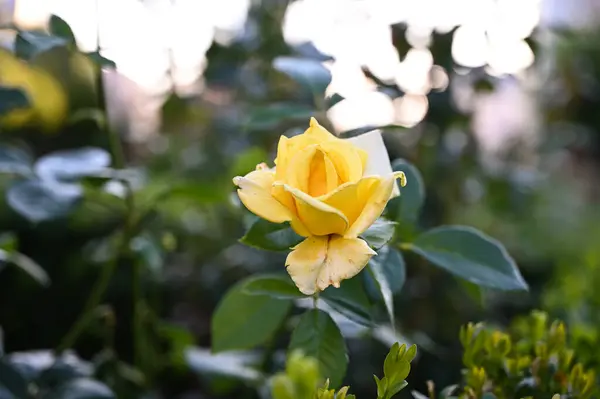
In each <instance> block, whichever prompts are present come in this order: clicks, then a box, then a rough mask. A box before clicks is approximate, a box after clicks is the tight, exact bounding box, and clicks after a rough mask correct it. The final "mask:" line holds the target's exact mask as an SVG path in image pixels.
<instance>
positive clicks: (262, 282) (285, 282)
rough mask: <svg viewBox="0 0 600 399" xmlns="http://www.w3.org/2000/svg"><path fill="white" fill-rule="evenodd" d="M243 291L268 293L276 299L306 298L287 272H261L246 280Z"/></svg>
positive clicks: (257, 293)
mask: <svg viewBox="0 0 600 399" xmlns="http://www.w3.org/2000/svg"><path fill="white" fill-rule="evenodd" d="M244 293H246V294H248V295H269V296H271V297H273V298H278V299H296V298H306V295H304V294H303V293H301V292H300V291H298V288H297V287H296V285H295V284H294V282H293V281H292V279H291V278H290V277H289V276H288V275H287V274H263V275H259V276H253V277H251V278H249V279H248V280H247V283H246V285H245V286H244Z"/></svg>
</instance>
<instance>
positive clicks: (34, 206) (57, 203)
mask: <svg viewBox="0 0 600 399" xmlns="http://www.w3.org/2000/svg"><path fill="white" fill-rule="evenodd" d="M80 195H81V190H79V189H78V188H77V187H73V186H71V185H64V186H63V185H52V184H46V183H45V182H43V181H41V180H22V181H19V182H17V183H15V184H13V185H12V186H11V187H10V188H9V189H8V192H7V193H6V200H7V203H8V204H9V205H10V207H11V208H12V209H13V210H15V211H16V212H17V213H19V214H20V215H21V216H23V217H25V218H26V219H28V220H29V221H31V222H33V223H38V222H42V221H46V220H51V219H56V218H59V217H62V216H65V215H66V214H67V213H68V212H69V211H70V210H71V209H72V208H73V206H74V205H75V203H76V200H77V199H78V198H79V196H80Z"/></svg>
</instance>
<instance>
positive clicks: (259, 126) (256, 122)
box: [244, 103, 317, 131]
mask: <svg viewBox="0 0 600 399" xmlns="http://www.w3.org/2000/svg"><path fill="white" fill-rule="evenodd" d="M316 113H317V111H316V110H315V109H314V108H312V107H307V106H304V105H298V104H287V103H275V104H269V105H263V106H259V107H255V108H253V109H251V110H250V112H249V116H248V119H247V120H246V122H245V124H244V127H245V128H246V129H247V130H250V131H253V130H269V129H275V128H277V127H278V126H279V125H280V124H282V123H283V122H288V121H295V120H297V121H303V122H304V123H306V122H307V121H308V120H309V119H310V117H311V116H314V115H315V114H316Z"/></svg>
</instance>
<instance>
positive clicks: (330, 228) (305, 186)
mask: <svg viewBox="0 0 600 399" xmlns="http://www.w3.org/2000/svg"><path fill="white" fill-rule="evenodd" d="M398 178H400V179H401V184H402V186H404V185H405V184H406V181H405V177H404V174H403V173H402V172H393V171H392V168H391V165H390V162H389V157H388V154H387V150H386V149H385V145H384V143H383V140H382V138H381V134H380V133H379V132H378V131H374V132H370V133H366V134H363V135H361V136H358V137H354V138H351V139H347V140H343V139H340V138H338V137H336V136H334V135H332V134H331V133H329V132H328V131H327V130H326V129H325V128H323V127H322V126H321V125H319V123H318V122H317V121H316V119H315V118H311V120H310V127H309V128H308V129H307V130H306V131H305V132H304V133H303V134H300V135H298V136H295V137H292V138H287V137H285V136H281V138H280V139H279V144H278V146H277V158H276V159H275V167H274V168H272V169H269V168H268V167H267V165H265V164H260V165H258V166H257V167H256V170H255V171H252V172H250V173H248V174H247V175H246V176H244V177H241V176H237V177H235V178H234V179H233V182H234V184H235V185H236V186H238V187H239V189H238V191H237V192H238V195H239V197H240V200H241V201H242V203H243V204H244V205H245V206H246V208H248V209H249V210H250V211H251V212H252V213H254V214H256V215H258V216H260V217H261V218H263V219H266V220H268V221H270V222H273V223H284V222H289V223H290V225H291V227H292V229H294V231H295V232H296V233H298V234H299V235H301V236H303V237H306V239H305V240H304V241H302V242H301V243H300V244H298V245H296V246H295V247H294V248H292V252H290V254H289V255H288V257H287V259H286V263H285V264H286V268H287V271H288V273H289V275H290V277H291V278H292V280H293V281H294V283H295V284H296V286H297V287H298V289H299V290H300V291H301V292H302V293H304V294H306V295H312V294H314V293H316V292H318V291H322V290H324V289H325V288H327V287H328V286H330V285H333V286H334V287H339V286H340V282H341V281H342V280H345V279H348V278H351V277H354V276H355V275H356V274H358V273H359V272H360V271H361V270H362V269H363V268H364V267H365V265H366V264H367V263H368V262H369V259H371V257H372V256H373V255H376V254H377V253H376V252H375V251H373V249H371V248H370V247H369V245H368V244H367V243H366V242H365V241H364V240H363V239H361V238H359V236H360V235H361V234H362V233H363V232H365V230H367V229H368V228H369V227H370V226H371V225H372V224H373V223H374V222H375V221H376V220H377V219H378V218H379V216H381V214H382V212H383V210H384V208H385V206H386V204H387V202H388V201H389V200H390V199H391V198H393V197H394V196H397V195H398V194H399V190H398V187H397V185H396V179H398Z"/></svg>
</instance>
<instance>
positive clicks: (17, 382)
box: [0, 359, 31, 399]
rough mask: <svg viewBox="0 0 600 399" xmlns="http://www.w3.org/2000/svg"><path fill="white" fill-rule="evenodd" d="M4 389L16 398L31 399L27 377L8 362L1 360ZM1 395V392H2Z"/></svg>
mask: <svg viewBox="0 0 600 399" xmlns="http://www.w3.org/2000/svg"><path fill="white" fill-rule="evenodd" d="M1 387H4V388H6V390H7V391H8V392H10V393H11V394H12V395H14V397H15V398H19V399H21V398H23V399H26V398H30V397H31V396H30V395H29V392H28V387H27V381H26V380H25V377H23V375H22V374H21V373H20V372H19V371H18V370H17V369H16V368H14V367H13V366H12V365H10V364H9V363H8V362H6V360H4V359H0V388H1ZM0 393H1V391H0Z"/></svg>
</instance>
